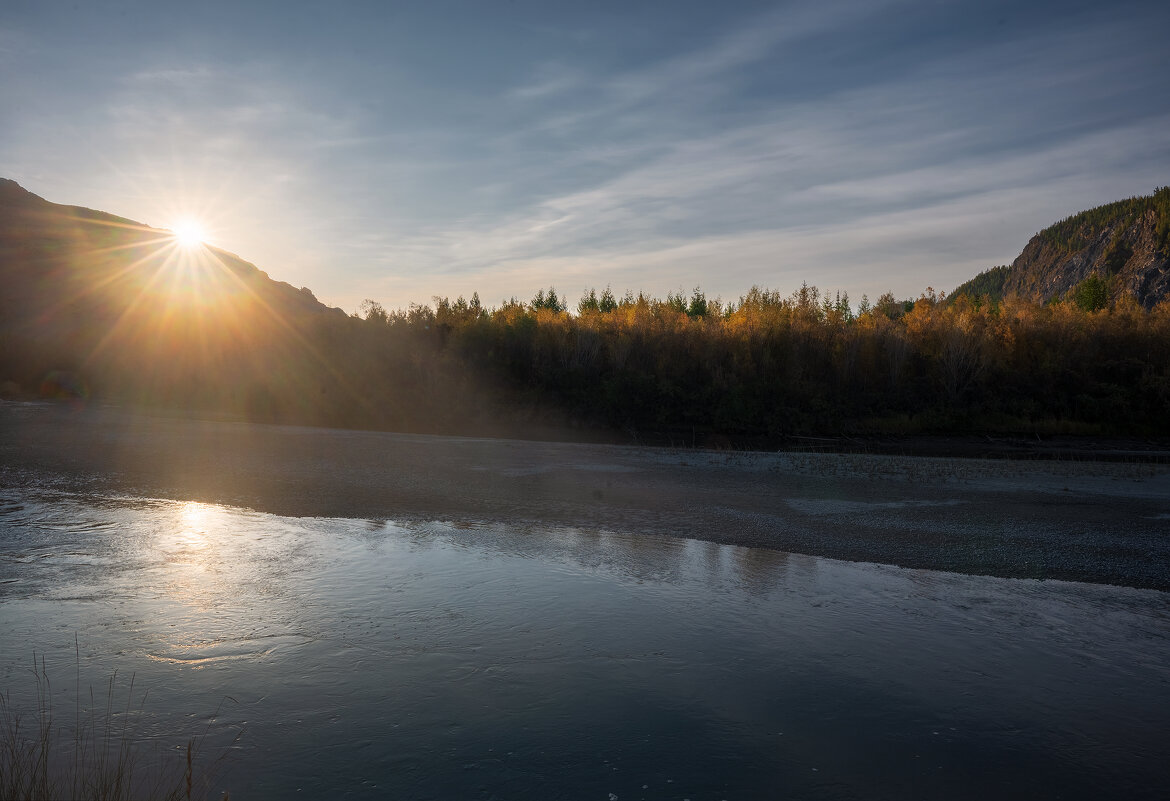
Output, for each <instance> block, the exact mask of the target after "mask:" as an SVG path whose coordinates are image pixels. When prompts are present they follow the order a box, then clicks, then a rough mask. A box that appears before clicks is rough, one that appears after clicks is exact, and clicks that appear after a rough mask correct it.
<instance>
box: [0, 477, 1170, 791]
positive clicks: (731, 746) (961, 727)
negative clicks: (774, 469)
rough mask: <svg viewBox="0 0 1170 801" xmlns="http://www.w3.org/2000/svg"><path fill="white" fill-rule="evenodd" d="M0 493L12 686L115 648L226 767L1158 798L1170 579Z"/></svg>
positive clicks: (315, 787) (365, 782)
mask: <svg viewBox="0 0 1170 801" xmlns="http://www.w3.org/2000/svg"><path fill="white" fill-rule="evenodd" d="M2 501H3V505H2V508H0V532H2V535H3V536H2V537H0V642H3V643H4V648H3V657H2V660H0V678H2V680H3V687H4V688H5V689H7V690H9V691H10V692H11V694H12V699H13V701H14V703H20V702H21V701H22V700H23V701H27V700H28V698H29V696H30V694H31V692H32V690H33V686H32V681H31V679H30V678H29V675H28V671H27V668H28V665H29V663H30V659H31V656H32V653H33V652H34V651H35V652H37V653H38V654H40V653H43V654H44V655H45V658H46V661H47V665H48V667H49V671H50V673H51V674H53V677H54V682H53V687H54V694H55V697H54V703H56V704H58V705H59V707H60V708H65V709H72V695H71V694H72V693H73V687H74V680H73V676H74V671H75V669H76V668H75V657H74V638H75V636H76V637H77V638H78V640H79V641H80V648H81V665H80V667H81V673H82V679H81V683H82V686H83V687H85V686H86V685H87V684H88V685H93V686H94V687H96V688H99V690H100V688H103V687H104V686H105V683H106V681H107V680H108V678H109V676H110V674H111V673H112V672H113V671H114V670H117V671H118V675H119V677H121V678H122V679H125V678H126V677H128V676H129V675H130V674H134V676H135V692H136V693H137V692H142V691H148V693H149V694H148V697H147V699H146V701H145V702H144V703H143V705H142V706H143V710H144V712H143V716H142V719H141V728H142V729H143V730H144V733H145V734H147V735H149V736H154V737H157V738H159V742H160V743H162V744H163V745H164V746H167V747H170V746H174V745H177V744H179V743H180V742H185V740H186V738H187V737H189V736H192V735H196V734H200V733H202V732H203V730H204V726H205V724H206V721H207V719H208V718H209V717H211V716H212V715H214V714H215V713H216V710H217V709H219V713H218V716H217V717H216V718H215V721H214V722H213V724H212V725H211V727H210V729H209V733H208V736H207V746H206V747H207V748H208V749H209V752H214V751H215V750H216V749H217V748H219V749H223V748H227V747H228V744H229V743H230V742H231V740H232V738H233V737H234V736H235V735H236V733H237V732H239V731H240V730H241V729H242V731H243V734H242V736H241V737H240V739H239V741H238V743H237V744H236V746H234V747H232V748H231V749H230V750H229V752H228V755H227V758H226V760H225V761H224V762H223V763H222V765H221V767H220V768H219V773H218V775H217V777H216V785H215V786H216V787H222V788H223V789H228V790H230V791H231V793H232V797H233V798H287V797H291V796H293V795H294V794H296V793H297V792H298V791H300V792H303V793H305V794H306V795H307V796H310V795H311V796H321V795H327V796H329V797H355V798H364V797H368V798H375V797H384V796H385V797H401V798H518V797H532V798H536V797H540V798H599V799H610V798H613V797H617V798H618V799H631V798H680V799H681V798H692V799H701V798H727V799H733V798H760V797H785V796H791V797H810V796H813V797H821V798H855V797H856V798H860V797H864V798H902V797H947V798H988V797H996V798H1036V797H1049V798H1055V797H1062V798H1106V797H1116V798H1143V797H1147V798H1154V797H1157V790H1158V788H1160V787H1165V786H1167V782H1168V781H1170V769H1168V768H1167V767H1166V766H1167V765H1168V764H1170V753H1168V749H1167V746H1166V745H1165V743H1164V738H1163V737H1162V735H1163V734H1164V732H1165V731H1167V730H1168V729H1170V627H1168V626H1167V621H1168V620H1170V595H1167V594H1166V593H1161V592H1156V591H1148V590H1135V589H1127V588H1119V587H1109V586H1097V585H1087V584H1075V583H1067V582H1037V581H1030V580H1012V579H996V578H986V577H977V576H960V575H956V574H951V573H944V572H934V571H916V570H904V569H899V568H894V567H883V566H876V565H870V564H860V563H847V562H838V561H834V560H827V559H818V558H813V557H806V556H799V555H791V554H786V553H781V552H775V551H768V550H759V549H750V548H737V547H730V546H720V545H715V544H712V543H705V542H699V541H695V540H686V539H673V538H663V537H653V536H645V535H637V534H635V533H618V532H605V531H594V530H584V529H574V528H565V527H560V528H550V527H543V526H532V527H503V526H498V525H489V524H484V523H481V522H478V521H475V520H458V521H439V522H433V523H417V522H415V523H396V522H394V521H386V520H370V521H367V520H345V519H324V518H299V519H298V518H283V517H277V516H272V515H265V514H259V513H255V512H251V511H247V510H243V509H237V508H231V507H223V506H214V505H204V504H198V503H183V502H177V501H162V500H150V499H139V498H130V497H112V496H108V495H79V494H73V493H64V492H60V491H56V490H54V489H52V488H51V487H45V488H42V489H39V490H37V489H31V490H20V491H14V490H6V491H5V493H4V495H3V497H2Z"/></svg>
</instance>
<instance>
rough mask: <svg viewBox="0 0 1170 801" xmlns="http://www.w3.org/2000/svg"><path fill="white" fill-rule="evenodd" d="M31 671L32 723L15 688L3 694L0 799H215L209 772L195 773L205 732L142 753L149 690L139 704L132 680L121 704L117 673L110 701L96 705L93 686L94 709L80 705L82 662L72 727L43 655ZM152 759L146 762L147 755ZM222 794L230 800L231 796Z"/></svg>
mask: <svg viewBox="0 0 1170 801" xmlns="http://www.w3.org/2000/svg"><path fill="white" fill-rule="evenodd" d="M78 664H79V665H80V659H79V660H78ZM31 672H32V675H33V677H34V679H35V683H36V701H35V709H34V710H33V711H32V718H33V720H32V721H31V722H30V723H27V724H26V720H25V719H26V716H25V715H22V714H21V712H20V711H18V710H17V709H15V708H14V707H13V705H12V700H11V694H10V693H3V694H0V799H4V800H5V801H9V800H11V801H56V800H57V799H76V800H77V801H82V800H83V799H84V800H85V801H135V800H136V799H152V800H153V799H159V800H161V801H193V799H197V798H198V799H206V798H212V797H215V794H214V793H213V791H212V789H211V772H210V771H208V772H205V773H204V772H200V775H198V776H197V773H196V766H197V765H198V764H200V763H201V761H202V760H200V753H199V752H200V744H201V742H202V740H203V737H192V738H189V739H187V742H186V747H185V748H184V749H174V750H169V751H162V750H161V749H160V748H159V747H158V746H157V745H156V746H155V747H154V749H153V751H154V753H153V754H149V755H147V754H145V753H144V750H150V749H148V748H146V745H147V743H146V741H145V740H143V738H141V737H140V736H139V735H138V731H137V727H138V724H139V723H140V720H141V718H142V709H143V705H144V704H145V701H146V695H145V694H143V695H142V697H141V699H140V701H139V706H138V707H135V706H134V702H133V699H134V679H133V677H131V679H130V682H129V685H128V687H127V689H126V697H125V703H124V704H119V705H115V700H114V699H115V695H116V691H117V689H118V687H117V674H116V673H115V674H114V675H113V676H111V677H110V680H109V683H108V685H107V688H106V697H105V702H104V703H103V704H100V705H99V704H98V703H97V702H96V700H95V697H94V693H93V688H92V687H91V688H90V689H89V700H90V704H89V707H88V708H87V709H83V708H82V705H81V693H80V667H79V669H78V687H77V690H78V692H77V693H76V703H75V709H74V720H73V725H72V727H68V726H62V725H61V724H60V723H59V716H57V715H55V713H54V710H53V703H52V699H53V692H52V690H53V688H52V685H51V683H50V681H49V674H48V671H47V669H46V665H45V661H44V657H43V656H42V657H41V658H40V661H39V662H38V661H37V657H36V655H35V654H34V656H33V667H32V671H31ZM213 721H214V718H212V721H209V723H208V726H209V727H210V725H211V722H213ZM205 735H206V732H204V736H205ZM237 739H238V735H237ZM184 752H185V759H184V758H183V754H184ZM147 756H149V760H146V759H144V758H145V757H147ZM220 759H222V757H220ZM220 759H217V760H215V762H216V763H218V762H219V761H220ZM222 799H223V801H228V796H227V794H226V793H224V794H223V795H222Z"/></svg>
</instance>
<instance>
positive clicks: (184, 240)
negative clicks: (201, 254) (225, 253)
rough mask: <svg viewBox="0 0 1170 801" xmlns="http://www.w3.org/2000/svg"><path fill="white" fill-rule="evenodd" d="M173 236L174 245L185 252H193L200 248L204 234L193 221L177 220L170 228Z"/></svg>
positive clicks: (200, 227) (201, 227)
mask: <svg viewBox="0 0 1170 801" xmlns="http://www.w3.org/2000/svg"><path fill="white" fill-rule="evenodd" d="M171 231H172V232H174V234H175V244H176V245H178V246H179V247H181V248H184V249H185V250H193V249H194V248H197V247H202V245H203V240H204V238H205V237H206V234H205V233H204V232H203V226H202V225H200V224H199V223H198V222H196V221H195V220H190V219H186V220H179V221H178V222H176V223H175V224H174V226H173V227H172V228H171Z"/></svg>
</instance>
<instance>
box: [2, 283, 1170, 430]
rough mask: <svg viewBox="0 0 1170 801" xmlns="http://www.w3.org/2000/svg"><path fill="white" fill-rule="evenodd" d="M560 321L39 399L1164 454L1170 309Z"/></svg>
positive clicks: (613, 307)
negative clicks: (1019, 438)
mask: <svg viewBox="0 0 1170 801" xmlns="http://www.w3.org/2000/svg"><path fill="white" fill-rule="evenodd" d="M566 306H567V304H566V302H565V300H564V299H563V298H562V297H561V296H559V295H558V294H557V293H556V291H555V289H551V288H550V289H549V290H547V291H544V290H542V291H541V292H540V293H538V295H537V296H536V297H535V298H533V299H532V301H530V302H527V303H525V302H519V301H509V302H506V303H504V304H502V305H500V306H498V307H494V308H488V307H485V306H483V305H482V304H481V303H480V301H479V298H478V295H473V297H472V299H471V300H470V301H467V300H465V299H463V298H458V299H456V300H454V301H451V300H449V299H447V298H436V299H435V300H434V302H433V303H432V304H430V305H422V306H411V307H410V308H407V309H403V310H396V311H387V310H386V309H384V308H383V307H382V306H380V305H379V304H377V303H375V302H371V301H367V302H366V303H365V304H363V308H362V314H361V316H359V315H349V316H347V315H344V314H340V313H338V314H319V315H315V316H312V317H311V318H304V319H300V320H297V321H294V322H293V323H290V324H288V325H284V324H281V322H280V321H274V322H273V324H272V325H271V326H270V327H269V328H267V329H256V328H254V327H250V328H248V329H246V330H245V329H236V330H234V331H233V330H232V329H230V328H224V327H222V326H220V327H218V328H219V329H220V330H219V332H217V331H216V330H215V329H211V330H201V331H197V330H196V328H194V327H193V326H192V325H191V324H190V323H188V324H187V325H186V326H183V325H178V326H176V325H174V323H175V320H174V318H173V317H172V318H171V320H170V324H169V326H168V328H167V329H166V330H165V331H164V330H163V329H161V328H160V329H158V330H156V331H154V333H153V334H151V335H149V336H142V335H138V336H136V338H135V341H134V342H131V343H126V345H124V346H120V347H114V348H105V349H103V350H102V351H100V352H99V353H98V354H97V355H96V356H89V357H88V358H86V359H84V360H82V359H78V358H77V357H76V356H77V354H73V355H71V354H70V353H68V352H61V353H58V354H56V355H48V354H44V355H45V357H46V358H47V359H48V360H49V361H51V362H53V363H55V364H58V365H60V366H61V367H63V368H65V369H61V370H57V371H55V372H53V373H50V374H49V376H48V377H47V378H46V379H44V380H42V382H41V386H40V392H41V394H43V395H50V396H52V395H57V396H60V397H71V398H78V397H82V396H84V397H87V398H90V399H94V400H99V399H101V400H107V401H114V402H130V403H134V404H137V405H146V406H150V407H156V408H169V409H174V410H182V411H187V412H198V413H205V414H208V413H209V414H218V415H221V416H226V417H228V418H240V419H248V420H254V421H258V422H283V423H300V424H311V425H327V426H340V427H359V428H376V429H386V430H396V431H420V432H440V433H457V434H501V435H509V436H558V437H565V436H569V437H583V438H589V437H590V436H601V437H608V438H616V439H619V440H625V441H641V442H655V443H670V442H677V443H682V442H686V443H690V444H696V445H707V446H715V447H718V446H724V445H737V446H739V445H746V446H761V445H766V444H770V443H775V442H782V441H784V440H785V438H788V437H792V436H801V435H831V436H843V435H845V436H866V435H870V436H874V435H882V436H888V435H903V434H972V433H1016V434H1028V435H1041V436H1044V435H1052V434H1079V435H1099V434H1125V435H1136V436H1165V435H1166V434H1167V433H1168V425H1167V416H1166V410H1167V409H1168V408H1170V303H1162V304H1160V305H1158V306H1156V307H1155V308H1153V309H1151V310H1146V309H1143V308H1142V307H1140V306H1139V305H1137V304H1136V303H1133V302H1122V303H1118V304H1115V305H1113V306H1111V307H1107V308H1096V304H1095V303H1090V304H1085V303H1078V302H1077V299H1076V298H1069V299H1067V300H1064V301H1062V302H1058V303H1050V304H1044V305H1042V304H1037V303H1034V302H1030V301H1024V300H1020V299H1016V298H1008V299H1005V300H1002V301H998V302H996V301H992V300H991V299H990V298H988V297H984V298H972V297H970V296H967V295H960V296H955V297H946V296H944V295H942V294H940V293H936V292H934V291H933V290H930V289H928V290H927V291H926V292H924V293H923V294H922V295H921V296H920V297H919V298H918V299H916V300H913V301H909V300H896V299H895V298H894V297H893V296H892V295H890V294H886V295H883V296H882V297H880V298H878V299H877V301H876V302H874V303H872V304H871V303H870V302H869V301H868V299H863V300H862V302H861V303H860V304H859V306H858V308H857V309H854V308H853V307H852V305H851V304H850V302H849V299H848V297H847V296H844V295H834V296H831V297H830V296H829V295H826V294H822V293H821V292H819V291H818V289H817V288H816V287H812V286H802V287H800V288H799V289H798V290H796V291H795V292H793V293H791V294H789V295H784V294H782V293H780V292H777V291H773V290H765V289H759V288H752V289H751V290H750V291H749V292H748V293H747V294H745V295H744V296H742V297H741V298H739V299H738V301H736V302H734V303H724V302H722V301H720V300H714V299H708V298H706V297H705V295H704V294H703V292H702V291H701V290H698V289H696V290H695V291H694V292H693V293H692V294H691V295H690V297H684V296H683V295H682V294H681V293H678V294H670V295H668V296H667V298H666V299H665V300H660V299H656V298H652V297H647V296H646V295H643V294H638V295H634V294H632V293H627V294H626V295H624V296H623V297H620V298H615V297H614V295H613V294H612V293H611V292H610V291H609V290H608V289H606V290H603V291H602V292H601V293H597V292H596V291H590V292H589V293H587V294H586V295H585V296H584V297H582V298H581V300H580V301H579V302H578V304H577V308H576V309H575V310H574V312H575V313H571V312H570V311H569V310H568V309H567V308H566ZM196 336H197V337H198V338H199V340H200V341H199V343H198V346H197V347H196V343H194V342H193V341H192V338H193V337H196ZM77 338H79V337H78V335H77V334H76V333H75V335H74V339H75V340H76V339H77ZM86 338H87V337H85V336H84V334H81V335H80V339H86ZM80 352H81V351H80V350H78V351H77V353H80ZM10 353H11V351H10Z"/></svg>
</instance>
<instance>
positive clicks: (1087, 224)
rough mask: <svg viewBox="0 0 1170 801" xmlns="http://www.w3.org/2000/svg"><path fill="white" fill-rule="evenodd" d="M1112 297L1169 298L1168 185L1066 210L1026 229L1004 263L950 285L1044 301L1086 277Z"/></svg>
mask: <svg viewBox="0 0 1170 801" xmlns="http://www.w3.org/2000/svg"><path fill="white" fill-rule="evenodd" d="M1086 281H1087V282H1090V283H1091V284H1093V285H1094V286H1095V287H1100V289H1101V290H1102V291H1103V293H1104V295H1105V299H1106V300H1107V301H1108V302H1110V303H1116V302H1117V301H1118V300H1120V299H1121V298H1123V297H1127V296H1128V297H1132V298H1134V299H1135V300H1136V301H1137V302H1138V303H1140V304H1141V305H1142V306H1144V307H1146V308H1152V307H1154V306H1155V305H1157V304H1158V303H1160V302H1161V301H1163V300H1166V299H1167V298H1170V187H1165V186H1164V187H1161V188H1159V189H1157V190H1155V191H1154V193H1153V194H1152V195H1147V196H1144V197H1133V198H1129V199H1128V200H1119V201H1117V202H1115V203H1108V204H1106V205H1104V206H1098V207H1097V208H1094V209H1089V210H1088V211H1082V212H1080V213H1079V214H1074V215H1072V216H1071V217H1066V218H1065V219H1063V220H1061V221H1060V222H1058V223H1055V224H1054V225H1051V226H1049V227H1048V228H1045V229H1044V230H1043V231H1041V232H1040V233H1038V234H1036V235H1035V236H1033V237H1032V239H1031V240H1030V241H1029V242H1028V244H1027V246H1026V247H1025V248H1024V250H1023V252H1022V253H1021V254H1020V255H1019V256H1018V257H1017V258H1016V260H1015V261H1014V262H1012V263H1011V265H1010V266H1008V265H1003V266H1000V267H992V268H991V269H990V270H987V271H985V272H983V273H980V274H979V275H977V276H976V277H974V278H972V279H971V280H970V281H967V282H965V283H963V284H960V285H959V286H958V287H956V288H955V290H954V292H952V293H951V294H952V296H954V297H957V296H959V295H962V294H966V295H970V296H973V297H978V296H982V295H989V296H991V297H992V298H993V299H996V300H998V299H1000V298H1003V297H1005V296H1007V295H1017V296H1019V297H1021V298H1025V299H1027V300H1032V301H1036V302H1040V303H1047V302H1049V301H1052V300H1059V299H1062V298H1064V297H1071V296H1072V295H1074V294H1075V293H1076V291H1077V289H1078V287H1081V286H1082V285H1083V284H1084V283H1085V282H1086Z"/></svg>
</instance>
